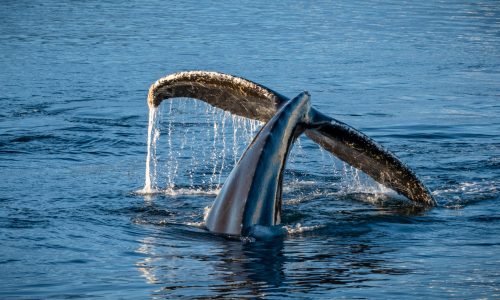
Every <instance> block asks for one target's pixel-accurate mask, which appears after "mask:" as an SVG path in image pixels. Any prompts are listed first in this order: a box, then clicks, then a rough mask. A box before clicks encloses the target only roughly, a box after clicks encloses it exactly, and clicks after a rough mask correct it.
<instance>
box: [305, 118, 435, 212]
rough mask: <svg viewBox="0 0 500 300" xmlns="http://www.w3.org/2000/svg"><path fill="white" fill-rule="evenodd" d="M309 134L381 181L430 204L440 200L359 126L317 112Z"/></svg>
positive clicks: (416, 199)
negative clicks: (362, 131)
mask: <svg viewBox="0 0 500 300" xmlns="http://www.w3.org/2000/svg"><path fill="white" fill-rule="evenodd" d="M305 133H306V135H307V136H308V137H309V138H311V139H312V140H313V141H315V142H316V143H318V144H319V145H320V146H321V147H323V148H324V149H326V150H328V151H330V152H331V153H333V154H334V155H335V156H337V157H338V158H339V159H341V160H343V161H345V162H346V163H348V164H350V165H352V166H353V167H355V168H357V169H360V170H361V171H363V172H365V173H366V174H367V175H369V176H370V177H372V178H373V179H375V180H376V181H378V182H379V183H381V184H383V185H385V186H387V187H389V188H391V189H393V190H395V191H396V192H398V193H400V194H402V195H404V196H405V197H407V198H408V199H410V200H412V201H414V202H416V203H419V204H422V205H426V206H434V205H436V202H435V200H434V198H433V197H432V196H431V194H430V192H429V191H428V190H427V188H426V187H425V186H424V184H423V183H422V182H421V181H420V180H419V179H418V177H417V176H416V175H415V174H414V173H413V172H412V171H411V170H410V169H409V168H408V167H407V166H406V165H405V164H404V163H402V162H401V161H400V160H399V159H398V158H397V157H396V156H395V155H394V154H392V153H391V152H389V151H387V150H385V149H384V148H383V147H382V146H381V145H379V144H378V143H376V142H375V141H374V140H372V139H371V138H369V137H368V136H366V135H364V134H363V133H361V132H359V131H357V130H356V129H354V128H352V127H350V126H349V125H347V124H344V123H342V122H340V121H337V120H335V119H333V118H330V117H328V116H325V115H323V114H321V113H319V112H318V111H316V110H315V111H314V116H313V120H312V122H311V128H310V129H308V130H306V132H305Z"/></svg>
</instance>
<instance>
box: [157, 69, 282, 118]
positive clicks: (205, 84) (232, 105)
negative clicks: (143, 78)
mask: <svg viewBox="0 0 500 300" xmlns="http://www.w3.org/2000/svg"><path fill="white" fill-rule="evenodd" d="M178 97H186V98H193V99H198V100H202V101H204V102H206V103H208V104H210V105H212V106H215V107H217V108H220V109H223V110H225V111H229V112H230V113H232V114H235V115H238V116H241V117H245V118H249V119H253V120H259V121H261V122H267V121H268V120H269V119H271V118H272V116H273V115H274V114H275V113H276V111H277V110H278V108H279V107H280V106H281V105H282V104H283V103H285V102H286V101H288V100H289V99H288V98H287V97H285V96H283V95H280V94H279V93H277V92H275V91H273V90H271V89H269V88H267V87H265V86H262V85H260V84H258V83H255V82H252V81H250V80H247V79H244V78H240V77H236V76H232V75H227V74H222V73H217V72H207V71H189V72H179V73H174V74H171V75H168V76H165V77H163V78H160V79H158V80H157V81H156V82H155V83H153V84H152V85H151V87H150V88H149V93H148V104H149V106H153V107H157V106H158V105H160V103H161V102H162V101H163V100H165V99H171V98H178Z"/></svg>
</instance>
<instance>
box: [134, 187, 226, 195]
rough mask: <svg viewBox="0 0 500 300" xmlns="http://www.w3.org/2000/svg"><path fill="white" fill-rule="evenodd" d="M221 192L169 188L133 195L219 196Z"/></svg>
mask: <svg viewBox="0 0 500 300" xmlns="http://www.w3.org/2000/svg"><path fill="white" fill-rule="evenodd" d="M219 192H220V188H218V189H212V190H203V189H195V188H178V189H175V188H167V189H152V188H148V189H147V188H143V189H140V190H137V191H134V192H133V193H134V194H136V195H143V196H148V195H158V194H162V195H167V196H184V195H189V196H217V195H218V194H219Z"/></svg>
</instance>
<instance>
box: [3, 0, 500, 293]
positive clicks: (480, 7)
mask: <svg viewBox="0 0 500 300" xmlns="http://www.w3.org/2000/svg"><path fill="white" fill-rule="evenodd" d="M193 69H201V70H214V71H220V72H226V73H230V74H234V75H238V76H242V77H245V78H248V79H250V80H253V81H256V82H259V83H261V84H263V85H265V86H268V87H270V88H272V89H274V90H276V91H279V92H281V93H282V94H284V95H287V96H289V97H293V96H295V95H296V94H297V93H299V92H301V91H303V90H308V91H309V92H310V93H311V95H312V103H313V105H314V106H315V107H317V108H318V109H319V110H321V111H322V112H324V113H326V114H328V115H331V116H333V117H335V118H337V119H339V120H341V121H344V122H346V123H348V124H350V125H352V126H353V127H355V128H358V129H360V130H362V131H363V132H364V133H366V134H367V135H369V136H371V137H372V138H374V139H375V140H376V141H378V142H379V143H381V144H382V145H384V147H386V148H388V149H390V150H391V151H392V152H394V153H395V154H396V155H397V156H398V157H400V158H401V160H403V161H404V162H405V163H407V164H408V165H409V166H410V167H411V168H412V169H413V170H414V171H415V172H416V173H417V174H418V175H419V177H420V178H421V179H422V181H424V182H425V184H426V185H427V186H428V187H429V188H430V189H431V190H432V192H433V195H434V196H435V197H436V199H437V201H438V202H439V206H438V207H437V208H434V209H432V210H430V211H419V210H416V209H413V208H412V207H408V206H406V205H403V202H404V201H402V200H401V199H400V198H398V197H397V196H395V195H394V194H393V193H391V192H390V191H387V190H384V189H383V188H381V187H380V186H378V185H376V184H374V183H373V182H371V181H370V180H368V179H366V178H365V177H364V176H363V174H360V173H359V172H356V171H355V170H353V169H351V168H350V167H349V166H346V165H344V164H342V163H341V162H339V161H338V160H336V159H334V158H332V157H331V156H330V154H329V153H326V152H322V151H320V150H319V149H318V148H317V146H315V145H314V144H313V143H311V142H310V141H308V140H307V139H306V138H303V139H301V140H300V141H299V142H298V143H297V144H296V145H295V147H294V149H293V152H292V154H291V158H290V163H289V165H288V169H287V171H286V177H285V188H284V204H285V205H284V212H283V213H284V216H283V223H284V225H285V226H287V228H288V229H289V232H290V233H289V235H288V236H286V237H285V238H283V239H279V240H276V241H274V242H259V241H251V240H228V239H224V238H222V237H216V236H213V235H211V234H209V233H207V232H206V231H204V230H203V229H202V221H203V213H204V209H205V208H206V207H209V206H210V204H211V203H212V201H213V200H214V197H215V194H216V192H217V188H218V187H220V184H221V183H222V182H223V181H224V178H225V176H227V173H228V172H229V170H230V169H231V166H232V165H234V161H235V160H236V159H237V158H238V154H239V153H241V151H242V149H244V147H245V145H246V143H247V142H248V140H249V139H251V137H252V132H253V130H255V129H256V126H252V124H250V123H249V122H245V121H242V120H233V119H232V118H231V116H224V115H223V113H221V112H216V111H213V110H212V109H210V108H208V107H206V106H204V105H203V104H200V103H198V104H195V103H194V101H193V100H185V101H175V102H174V103H163V104H162V108H161V110H162V113H161V125H160V130H161V135H160V138H159V139H158V141H157V145H156V150H157V156H156V163H157V168H156V170H157V174H156V176H155V178H156V180H157V184H158V186H159V187H160V188H162V189H163V190H164V191H163V192H160V193H156V194H153V195H143V194H141V193H137V191H138V190H140V189H142V187H143V185H144V179H145V175H144V172H145V160H146V139H147V125H148V109H147V104H146V96H147V90H148V87H149V85H150V84H151V83H153V82H154V81H155V80H157V79H158V78H160V77H162V76H164V75H167V74H169V73H173V72H177V71H182V70H193ZM499 113H500V5H499V3H498V2H497V1H467V2H466V1H443V2H437V1H421V2H415V1H362V2H358V1H356V2H351V1H335V2H330V1H324V2H319V1H318V2H315V3H309V2H308V1H303V2H302V1H301V2H299V1H296V2H284V3H274V2H270V1H254V2H253V3H243V2H238V1H236V2H227V3H224V4H223V3H211V2H198V1H192V2H184V1H181V2H177V3H168V2H165V1H150V2H149V3H147V4H145V3H143V2H142V1H128V2H124V1H121V2H119V1H1V3H0V238H1V244H0V298H28V299H31V298H79V297H82V298H109V299H116V298H235V297H242V298H267V299H278V298H287V297H289V298H293V299H297V298H303V299H307V298H314V299H316V298H318V299H320V298H322V299H331V298H343V297H345V298H384V299H385V298H393V299H400V298H408V297H416V298H489V299H493V298H498V297H500V291H499V289H500V271H499V270H500V254H499V253H500V210H499V208H498V204H499V201H500V192H499V189H500V161H499V159H500V134H499V133H500V117H499ZM254 125H255V124H254Z"/></svg>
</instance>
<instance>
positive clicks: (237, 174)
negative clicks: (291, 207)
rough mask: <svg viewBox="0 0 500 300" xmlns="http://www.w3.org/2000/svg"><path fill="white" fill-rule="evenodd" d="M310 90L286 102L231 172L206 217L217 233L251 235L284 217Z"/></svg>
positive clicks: (307, 113) (210, 228)
mask: <svg viewBox="0 0 500 300" xmlns="http://www.w3.org/2000/svg"><path fill="white" fill-rule="evenodd" d="M310 109H311V105H310V101H309V94H308V93H307V92H304V93H301V94H299V95H298V96H297V97H295V98H294V99H292V100H290V101H288V102H286V103H285V104H284V105H283V106H282V107H281V109H280V110H279V111H278V112H277V113H276V114H275V115H274V116H273V117H272V118H271V119H270V120H269V121H268V122H267V123H266V124H265V125H264V126H263V127H262V128H261V130H260V131H259V132H258V133H257V135H256V136H255V138H254V139H253V141H252V143H251V144H250V145H249V146H248V148H247V149H246V150H245V152H244V153H243V155H242V156H241V159H240V160H239V161H238V163H237V164H236V166H235V167H234V169H233V170H232V171H231V173H230V174H229V176H228V178H227V180H226V182H225V183H224V185H223V187H222V189H221V191H220V193H219V194H218V195H217V198H216V199H215V202H214V204H213V206H212V208H211V209H210V212H209V213H208V216H207V218H206V220H205V224H206V226H207V228H208V229H209V230H210V231H212V232H216V233H224V234H231V235H240V234H241V235H247V234H248V233H249V231H250V230H251V228H252V226H254V225H259V226H266V227H269V226H274V225H277V224H279V223H280V220H281V206H282V205H281V194H282V181H283V170H284V168H285V164H286V159H287V156H288V153H289V152H290V149H291V147H292V144H293V142H294V141H295V139H296V138H297V137H298V136H299V135H300V134H301V133H302V132H303V131H304V129H305V127H306V126H308V122H309V112H310Z"/></svg>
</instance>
